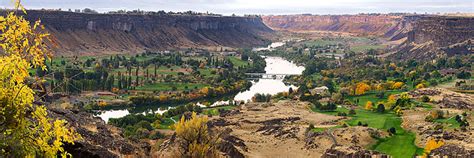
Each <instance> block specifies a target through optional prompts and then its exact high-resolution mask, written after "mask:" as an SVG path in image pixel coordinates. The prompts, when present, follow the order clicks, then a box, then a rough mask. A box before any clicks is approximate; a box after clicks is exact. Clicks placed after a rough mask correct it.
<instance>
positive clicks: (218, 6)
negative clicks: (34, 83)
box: [0, 0, 474, 15]
mask: <svg viewBox="0 0 474 158" xmlns="http://www.w3.org/2000/svg"><path fill="white" fill-rule="evenodd" d="M22 4H23V5H24V6H25V8H27V9H41V8H45V9H58V8H61V9H62V10H68V9H72V10H74V9H83V8H91V9H94V10H97V11H99V12H107V11H113V10H119V9H125V10H135V9H140V10H146V11H159V10H165V11H174V12H177V11H188V10H192V11H198V12H207V11H208V12H212V13H217V14H224V15H231V14H234V13H235V14H237V15H244V14H259V15H282V14H357V13H393V12H397V13H400V12H404V13H413V12H416V13H425V12H427V13H438V12H439V13H456V12H462V13H474V0H22ZM11 6H12V4H11V0H1V1H0V7H2V8H11Z"/></svg>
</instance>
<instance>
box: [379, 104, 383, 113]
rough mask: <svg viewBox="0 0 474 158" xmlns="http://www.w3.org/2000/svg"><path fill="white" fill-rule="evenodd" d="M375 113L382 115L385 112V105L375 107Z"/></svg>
mask: <svg viewBox="0 0 474 158" xmlns="http://www.w3.org/2000/svg"><path fill="white" fill-rule="evenodd" d="M377 112H378V113H384V112H385V105H383V104H379V105H377Z"/></svg>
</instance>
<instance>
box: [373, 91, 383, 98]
mask: <svg viewBox="0 0 474 158" xmlns="http://www.w3.org/2000/svg"><path fill="white" fill-rule="evenodd" d="M375 96H376V97H377V98H379V99H383V97H384V96H385V92H383V91H382V92H378V93H377V94H375Z"/></svg>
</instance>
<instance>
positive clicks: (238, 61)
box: [228, 56, 249, 67]
mask: <svg viewBox="0 0 474 158" xmlns="http://www.w3.org/2000/svg"><path fill="white" fill-rule="evenodd" d="M228 58H229V60H230V62H232V64H234V67H241V66H247V65H248V64H249V62H247V61H243V60H241V59H239V58H237V57H233V56H230V57H228Z"/></svg>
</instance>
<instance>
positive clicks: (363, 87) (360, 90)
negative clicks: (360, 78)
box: [355, 82, 370, 95]
mask: <svg viewBox="0 0 474 158" xmlns="http://www.w3.org/2000/svg"><path fill="white" fill-rule="evenodd" d="M368 90H370V86H369V85H368V84H366V83H363V82H359V83H357V85H356V89H355V95H362V94H365V92H366V91H368Z"/></svg>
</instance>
